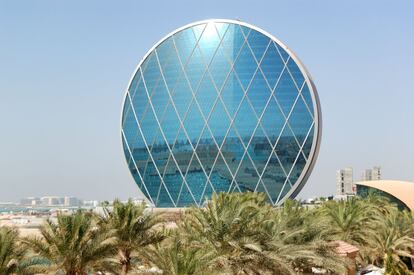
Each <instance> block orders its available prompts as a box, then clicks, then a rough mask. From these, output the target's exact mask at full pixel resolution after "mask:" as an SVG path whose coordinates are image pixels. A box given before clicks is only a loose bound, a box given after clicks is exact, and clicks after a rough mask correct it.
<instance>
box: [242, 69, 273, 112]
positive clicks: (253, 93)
mask: <svg viewBox="0 0 414 275" xmlns="http://www.w3.org/2000/svg"><path fill="white" fill-rule="evenodd" d="M270 95H271V91H270V90H269V87H268V86H267V84H266V81H265V80H264V77H263V75H262V73H261V72H260V71H257V72H256V75H255V76H254V78H253V82H252V84H251V86H250V88H249V90H248V91H247V97H248V98H249V100H250V102H251V103H252V105H253V107H254V109H255V111H256V114H257V116H258V117H260V115H261V114H262V112H263V109H264V107H265V106H266V103H267V101H268V100H269V98H270Z"/></svg>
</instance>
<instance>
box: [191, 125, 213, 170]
mask: <svg viewBox="0 0 414 275" xmlns="http://www.w3.org/2000/svg"><path fill="white" fill-rule="evenodd" d="M196 154H197V156H198V158H199V160H200V162H201V164H202V165H203V168H204V171H205V172H206V173H207V174H209V173H210V171H211V168H212V167H213V163H214V160H215V159H216V157H217V154H218V148H217V146H216V144H215V143H214V140H213V138H212V137H211V134H210V131H209V130H208V128H207V127H206V128H204V131H203V133H202V135H201V137H200V140H199V143H198V145H197V147H196Z"/></svg>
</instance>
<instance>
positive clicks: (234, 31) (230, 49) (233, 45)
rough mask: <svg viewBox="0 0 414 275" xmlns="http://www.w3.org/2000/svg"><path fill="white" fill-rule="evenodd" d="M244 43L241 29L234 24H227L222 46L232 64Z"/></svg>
mask: <svg viewBox="0 0 414 275" xmlns="http://www.w3.org/2000/svg"><path fill="white" fill-rule="evenodd" d="M244 42H245V39H244V36H243V34H242V32H241V29H240V28H239V27H238V26H237V25H235V24H229V27H228V29H227V32H226V33H225V35H224V38H223V41H222V45H223V48H224V49H225V51H226V54H227V55H228V56H229V58H230V59H231V60H233V61H232V62H233V63H234V59H236V57H237V55H238V53H239V51H240V49H241V47H242V46H243V44H244Z"/></svg>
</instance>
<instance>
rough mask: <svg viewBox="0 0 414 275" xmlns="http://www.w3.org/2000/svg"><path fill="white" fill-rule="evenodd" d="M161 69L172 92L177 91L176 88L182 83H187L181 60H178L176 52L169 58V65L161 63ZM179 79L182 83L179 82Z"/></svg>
mask: <svg viewBox="0 0 414 275" xmlns="http://www.w3.org/2000/svg"><path fill="white" fill-rule="evenodd" d="M161 69H162V73H163V75H164V79H165V82H166V83H167V87H168V89H169V90H170V92H172V91H173V90H174V89H176V86H177V85H179V84H180V83H181V82H182V81H186V80H185V77H184V71H183V69H182V67H181V64H180V60H179V59H178V56H177V53H176V52H175V50H174V51H173V52H172V54H171V56H170V57H169V59H168V63H161ZM180 78H181V79H180ZM179 79H180V82H179V81H178V80H179Z"/></svg>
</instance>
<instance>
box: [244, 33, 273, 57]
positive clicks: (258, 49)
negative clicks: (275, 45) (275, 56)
mask: <svg viewBox="0 0 414 275" xmlns="http://www.w3.org/2000/svg"><path fill="white" fill-rule="evenodd" d="M247 42H248V43H249V46H250V48H251V49H252V51H253V54H254V56H255V57H256V60H257V61H258V62H259V61H260V60H261V59H262V56H263V54H264V52H265V50H266V48H267V46H268V45H269V43H270V39H269V38H268V37H266V36H265V35H263V34H261V33H260V32H258V31H255V30H252V31H251V32H250V35H249V37H248V39H247Z"/></svg>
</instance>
